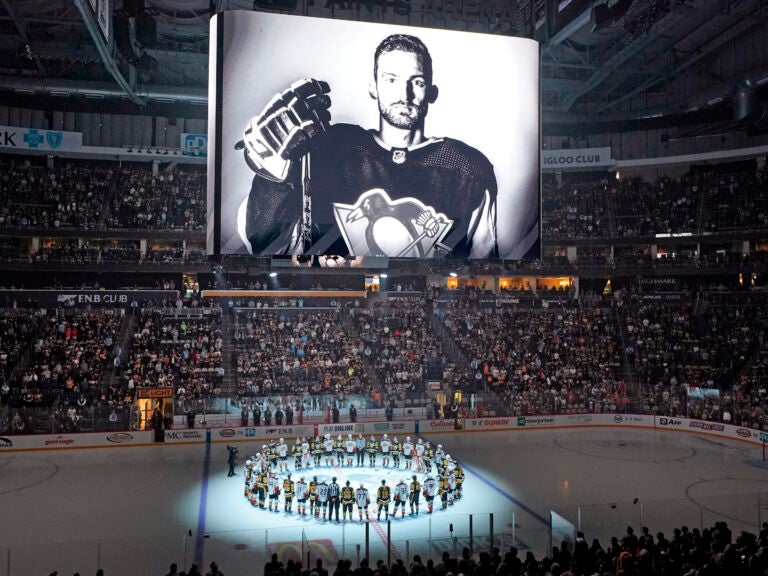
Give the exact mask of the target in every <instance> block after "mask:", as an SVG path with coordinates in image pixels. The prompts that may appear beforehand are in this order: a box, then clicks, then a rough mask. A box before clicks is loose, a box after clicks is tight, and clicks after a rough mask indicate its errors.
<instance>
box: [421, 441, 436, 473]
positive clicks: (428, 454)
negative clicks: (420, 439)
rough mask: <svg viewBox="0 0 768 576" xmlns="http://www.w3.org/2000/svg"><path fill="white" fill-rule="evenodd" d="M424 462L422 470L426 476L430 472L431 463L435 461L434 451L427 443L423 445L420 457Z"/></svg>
mask: <svg viewBox="0 0 768 576" xmlns="http://www.w3.org/2000/svg"><path fill="white" fill-rule="evenodd" d="M422 458H423V460H424V469H425V470H426V472H427V474H429V473H430V472H432V462H433V461H434V460H435V449H434V448H432V445H431V444H430V443H429V442H425V443H424V454H423V455H422Z"/></svg>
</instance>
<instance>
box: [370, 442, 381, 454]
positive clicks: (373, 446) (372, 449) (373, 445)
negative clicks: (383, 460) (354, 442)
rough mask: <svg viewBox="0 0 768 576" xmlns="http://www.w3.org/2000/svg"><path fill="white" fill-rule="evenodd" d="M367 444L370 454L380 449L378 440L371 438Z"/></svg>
mask: <svg viewBox="0 0 768 576" xmlns="http://www.w3.org/2000/svg"><path fill="white" fill-rule="evenodd" d="M367 446H368V448H367V450H368V454H376V452H378V450H379V443H378V442H376V440H369V441H368V444H367Z"/></svg>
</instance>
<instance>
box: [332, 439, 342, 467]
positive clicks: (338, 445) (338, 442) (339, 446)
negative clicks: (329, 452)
mask: <svg viewBox="0 0 768 576" xmlns="http://www.w3.org/2000/svg"><path fill="white" fill-rule="evenodd" d="M333 449H334V450H335V451H336V466H344V440H343V438H342V437H341V434H339V437H338V438H336V442H334V444H333Z"/></svg>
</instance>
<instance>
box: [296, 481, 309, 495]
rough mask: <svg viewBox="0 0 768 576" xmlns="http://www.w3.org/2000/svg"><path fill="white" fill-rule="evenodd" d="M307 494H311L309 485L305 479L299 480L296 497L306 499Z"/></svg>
mask: <svg viewBox="0 0 768 576" xmlns="http://www.w3.org/2000/svg"><path fill="white" fill-rule="evenodd" d="M307 496H309V486H307V483H306V482H304V481H303V480H299V481H298V482H296V499H297V500H306V499H307Z"/></svg>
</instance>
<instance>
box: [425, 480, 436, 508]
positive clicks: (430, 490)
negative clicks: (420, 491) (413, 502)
mask: <svg viewBox="0 0 768 576" xmlns="http://www.w3.org/2000/svg"><path fill="white" fill-rule="evenodd" d="M437 491H438V484H437V480H435V479H434V478H433V477H432V475H431V474H428V475H427V478H426V480H424V499H425V500H426V501H427V511H428V512H429V513H430V514H432V509H433V507H434V503H435V496H437Z"/></svg>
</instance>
